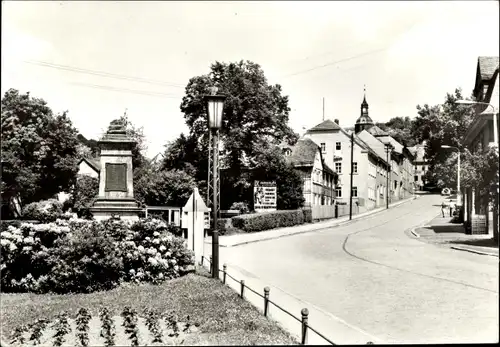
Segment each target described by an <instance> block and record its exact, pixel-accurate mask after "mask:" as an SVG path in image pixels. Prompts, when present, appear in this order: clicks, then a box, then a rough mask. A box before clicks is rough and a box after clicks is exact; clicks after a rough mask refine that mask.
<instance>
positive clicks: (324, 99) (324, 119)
mask: <svg viewBox="0 0 500 347" xmlns="http://www.w3.org/2000/svg"><path fill="white" fill-rule="evenodd" d="M324 120H325V98H323V121H324Z"/></svg>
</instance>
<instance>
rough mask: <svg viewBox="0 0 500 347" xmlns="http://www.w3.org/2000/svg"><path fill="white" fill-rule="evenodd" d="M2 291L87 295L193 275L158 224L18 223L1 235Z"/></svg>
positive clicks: (183, 253)
mask: <svg viewBox="0 0 500 347" xmlns="http://www.w3.org/2000/svg"><path fill="white" fill-rule="evenodd" d="M0 243H1V253H0V261H1V268H0V271H1V285H2V288H3V290H4V291H18V292H41V293H42V292H49V291H51V292H58V293H66V292H92V291H96V290H103V289H110V288H113V287H115V286H116V285H118V284H119V283H120V282H122V281H133V282H152V283H159V282H161V281H163V280H166V279H171V278H175V277H179V276H182V275H184V274H186V273H188V272H191V271H194V256H193V253H192V252H191V251H189V250H187V249H186V247H185V241H184V240H183V239H181V238H178V237H176V236H174V235H172V234H171V233H170V232H169V231H168V226H167V225H166V224H165V223H164V222H163V221H161V220H154V219H147V220H140V221H138V222H135V223H130V222H125V221H120V220H118V221H116V220H108V221H104V222H97V221H91V220H84V219H70V220H60V219H58V220H56V221H55V222H52V223H47V224H31V223H22V224H21V225H20V226H19V227H15V226H8V227H7V229H6V230H4V231H2V232H1V238H0Z"/></svg>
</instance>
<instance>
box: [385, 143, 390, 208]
mask: <svg viewBox="0 0 500 347" xmlns="http://www.w3.org/2000/svg"><path fill="white" fill-rule="evenodd" d="M390 152H391V147H390V144H389V143H386V144H385V153H386V156H387V159H386V160H387V164H388V167H389V169H388V170H387V184H386V187H385V201H386V208H387V209H388V208H389V175H390V173H391V162H390V161H389V153H390Z"/></svg>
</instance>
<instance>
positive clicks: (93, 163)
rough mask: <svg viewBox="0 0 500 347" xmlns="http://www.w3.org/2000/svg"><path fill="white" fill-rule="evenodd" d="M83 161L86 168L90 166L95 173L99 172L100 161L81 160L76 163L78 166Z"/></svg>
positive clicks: (95, 159)
mask: <svg viewBox="0 0 500 347" xmlns="http://www.w3.org/2000/svg"><path fill="white" fill-rule="evenodd" d="M82 161H84V162H86V163H87V165H88V166H90V167H91V168H92V169H94V171H95V172H97V173H99V172H101V161H100V159H98V158H82V159H80V161H79V162H78V165H80V163H81V162H82Z"/></svg>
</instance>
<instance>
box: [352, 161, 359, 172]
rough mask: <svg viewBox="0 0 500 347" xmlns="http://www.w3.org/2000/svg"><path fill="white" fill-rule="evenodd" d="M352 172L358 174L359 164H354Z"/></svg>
mask: <svg viewBox="0 0 500 347" xmlns="http://www.w3.org/2000/svg"><path fill="white" fill-rule="evenodd" d="M352 172H353V173H358V163H352Z"/></svg>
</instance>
